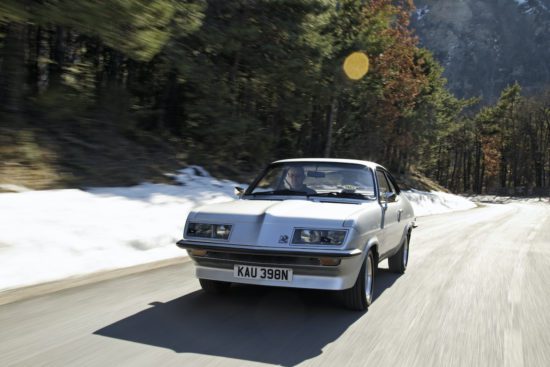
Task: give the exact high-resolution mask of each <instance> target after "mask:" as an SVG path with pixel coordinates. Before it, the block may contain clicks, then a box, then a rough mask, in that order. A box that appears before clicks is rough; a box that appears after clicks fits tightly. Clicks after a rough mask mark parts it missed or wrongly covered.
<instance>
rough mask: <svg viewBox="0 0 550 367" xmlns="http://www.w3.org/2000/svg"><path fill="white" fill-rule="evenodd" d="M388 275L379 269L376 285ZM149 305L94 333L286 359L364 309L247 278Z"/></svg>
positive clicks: (320, 343) (324, 294) (309, 354)
mask: <svg viewBox="0 0 550 367" xmlns="http://www.w3.org/2000/svg"><path fill="white" fill-rule="evenodd" d="M392 279H393V278H388V277H387V276H386V275H384V273H382V276H381V277H380V281H379V283H378V285H379V287H381V286H388V285H390V286H391V284H393V281H392ZM382 292H383V290H381V291H380V292H379V293H378V295H380V294H381V293H382ZM150 306H151V307H150V308H147V309H145V310H143V311H141V312H138V313H136V314H134V315H131V316H129V317H127V318H125V319H122V320H119V321H117V322H115V323H113V324H111V325H108V326H105V327H104V328H101V329H100V330H97V331H96V332H94V334H95V335H101V336H106V337H111V338H117V339H122V340H127V341H132V342H136V343H142V344H147V345H152V346H157V347H162V348H167V349H171V350H173V351H175V352H177V353H196V354H204V355H212V356H221V357H227V358H236V359H241V360H247V361H256V362H262V363H270V364H277V365H282V366H294V365H297V364H299V363H301V362H303V361H306V360H308V359H311V358H313V357H316V356H318V355H320V354H321V353H322V350H323V348H324V347H325V346H326V345H328V344H330V343H331V342H333V341H335V340H336V339H338V338H339V337H340V335H342V334H343V333H344V332H345V331H346V330H347V329H348V328H349V327H350V326H351V325H352V324H354V323H355V322H357V321H358V320H359V319H360V318H361V317H362V316H363V315H365V314H366V313H364V312H357V311H350V310H348V309H345V308H344V307H343V306H342V303H341V299H340V296H339V295H338V294H337V293H336V292H330V291H317V290H301V289H292V288H272V287H257V286H249V285H233V286H232V287H231V289H230V291H229V292H227V293H225V294H219V295H217V294H208V293H205V292H203V291H195V292H193V293H189V294H187V295H184V296H182V297H179V298H176V299H174V300H172V301H169V302H165V303H162V302H153V303H151V304H150Z"/></svg>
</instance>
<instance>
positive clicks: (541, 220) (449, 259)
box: [0, 203, 550, 367]
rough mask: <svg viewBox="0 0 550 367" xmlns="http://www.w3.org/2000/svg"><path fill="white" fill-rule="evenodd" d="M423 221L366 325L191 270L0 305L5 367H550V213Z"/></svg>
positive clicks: (308, 302)
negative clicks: (203, 282)
mask: <svg viewBox="0 0 550 367" xmlns="http://www.w3.org/2000/svg"><path fill="white" fill-rule="evenodd" d="M418 222H419V228H417V229H415V230H414V231H413V236H412V241H411V256H410V262H409V268H408V269H407V272H406V274H404V275H401V276H397V275H394V274H391V273H389V272H388V271H387V270H386V269H387V265H386V263H385V262H384V263H382V268H381V270H380V272H379V273H378V275H377V278H376V280H375V287H376V291H375V295H376V298H375V300H374V303H373V305H372V306H371V307H370V309H369V311H368V312H366V313H357V312H353V311H348V310H346V309H343V308H341V307H340V303H339V302H340V300H339V299H338V298H337V297H336V296H334V294H332V293H327V292H320V291H303V290H293V289H283V288H261V287H252V286H235V287H233V288H232V290H231V292H230V293H229V294H228V295H224V296H212V295H207V294H204V293H203V292H202V291H200V290H199V284H198V282H197V281H196V280H195V279H194V277H193V267H192V263H190V262H186V263H184V264H179V265H172V266H168V267H164V268H161V269H156V270H152V271H146V272H142V273H139V274H133V275H128V276H123V277H120V278H116V279H111V280H105V281H101V282H97V283H93V284H88V285H84V286H79V287H75V288H71V289H65V290H62V291H58V292H55V293H50V294H46V295H42V296H37V297H34V298H30V299H26V300H23V301H18V302H14V303H10V304H5V305H3V306H0V365H2V366H12V365H13V366H33V367H34V366H132V367H136V366H243V365H258V366H259V365H265V364H268V365H283V366H295V365H301V366H359V365H361V366H422V367H424V366H468V367H471V366H510V367H512V366H513V367H521V366H541V367H542V366H550V205H548V204H521V203H512V204H505V205H486V206H483V207H480V208H477V209H473V210H469V211H464V212H457V213H452V214H447V215H438V216H432V217H425V218H420V219H419V221H418ZM45 261H47V259H45ZM384 268H386V269H384Z"/></svg>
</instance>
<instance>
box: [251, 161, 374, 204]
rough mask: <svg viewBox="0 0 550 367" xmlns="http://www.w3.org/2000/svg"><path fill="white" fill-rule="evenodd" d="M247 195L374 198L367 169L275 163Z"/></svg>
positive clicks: (348, 164) (372, 181)
mask: <svg viewBox="0 0 550 367" xmlns="http://www.w3.org/2000/svg"><path fill="white" fill-rule="evenodd" d="M245 195H251V196H254V197H261V196H270V195H289V196H293V195H296V196H308V197H330V198H346V199H374V198H375V194H374V179H373V176H372V171H371V170H370V169H369V168H368V167H365V166H363V165H360V164H350V163H332V162H291V163H276V164H272V165H271V166H269V167H268V168H267V169H266V170H265V171H264V172H263V173H262V174H261V175H260V176H259V177H258V178H257V179H256V180H255V181H254V183H253V184H252V185H251V186H250V187H249V188H248V189H247V190H246V192H245Z"/></svg>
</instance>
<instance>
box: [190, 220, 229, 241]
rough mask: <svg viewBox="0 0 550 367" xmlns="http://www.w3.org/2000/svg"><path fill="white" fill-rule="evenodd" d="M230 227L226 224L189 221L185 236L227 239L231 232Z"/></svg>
mask: <svg viewBox="0 0 550 367" xmlns="http://www.w3.org/2000/svg"><path fill="white" fill-rule="evenodd" d="M231 227H232V226H231V225H228V224H207V223H189V225H188V226H187V236H189V237H201V238H216V239H221V240H227V239H228V238H229V234H230V233H231Z"/></svg>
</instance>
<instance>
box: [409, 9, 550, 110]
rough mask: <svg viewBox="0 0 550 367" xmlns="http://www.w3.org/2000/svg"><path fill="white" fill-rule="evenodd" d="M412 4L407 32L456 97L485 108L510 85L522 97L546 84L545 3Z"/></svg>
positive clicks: (548, 27)
mask: <svg viewBox="0 0 550 367" xmlns="http://www.w3.org/2000/svg"><path fill="white" fill-rule="evenodd" d="M414 3H415V5H416V8H417V9H416V12H415V14H414V15H413V17H412V26H413V27H414V28H415V29H416V32H417V34H418V36H419V37H420V41H421V45H423V46H424V47H426V48H428V49H429V50H430V51H432V52H433V53H434V56H435V58H436V59H437V60H438V61H439V62H440V63H441V64H442V65H443V67H445V72H444V74H443V75H444V76H445V77H447V78H448V80H449V84H448V85H449V87H450V90H451V91H452V92H454V93H455V94H456V95H457V96H458V97H467V98H469V97H476V96H480V97H483V104H489V103H494V102H495V101H496V99H497V98H498V96H499V94H500V92H501V91H502V89H504V88H505V87H506V86H507V85H509V84H512V83H514V82H515V81H518V82H519V83H520V84H521V86H522V88H523V90H524V92H526V93H527V94H533V93H537V92H540V91H541V90H543V89H545V88H547V87H548V85H549V84H550V64H549V63H548V60H549V59H550V37H549V36H548V35H549V34H550V0H415V1H414Z"/></svg>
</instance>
